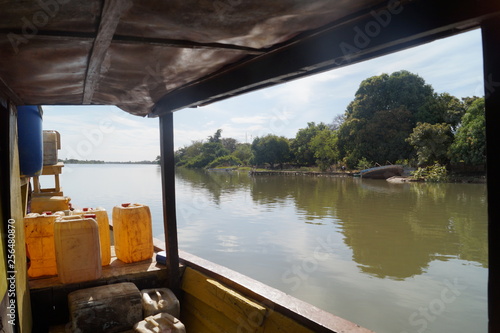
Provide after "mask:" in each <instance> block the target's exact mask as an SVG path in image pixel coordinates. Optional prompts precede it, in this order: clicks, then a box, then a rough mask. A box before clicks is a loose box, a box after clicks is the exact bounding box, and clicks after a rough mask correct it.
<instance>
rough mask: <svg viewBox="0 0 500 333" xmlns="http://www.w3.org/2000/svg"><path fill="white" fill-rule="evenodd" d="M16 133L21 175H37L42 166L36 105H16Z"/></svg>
mask: <svg viewBox="0 0 500 333" xmlns="http://www.w3.org/2000/svg"><path fill="white" fill-rule="evenodd" d="M17 133H18V147H19V165H20V168H21V175H24V176H28V177H33V176H39V175H40V174H41V172H42V168H43V130H42V113H41V109H39V107H38V106H37V105H23V106H18V107H17Z"/></svg>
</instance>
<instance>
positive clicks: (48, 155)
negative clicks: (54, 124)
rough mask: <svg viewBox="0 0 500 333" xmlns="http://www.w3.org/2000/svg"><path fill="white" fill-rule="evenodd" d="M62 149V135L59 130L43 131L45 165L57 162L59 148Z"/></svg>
mask: <svg viewBox="0 0 500 333" xmlns="http://www.w3.org/2000/svg"><path fill="white" fill-rule="evenodd" d="M58 149H61V136H60V134H59V132H57V131H51V130H49V131H47V130H45V131H43V165H53V164H57V150H58Z"/></svg>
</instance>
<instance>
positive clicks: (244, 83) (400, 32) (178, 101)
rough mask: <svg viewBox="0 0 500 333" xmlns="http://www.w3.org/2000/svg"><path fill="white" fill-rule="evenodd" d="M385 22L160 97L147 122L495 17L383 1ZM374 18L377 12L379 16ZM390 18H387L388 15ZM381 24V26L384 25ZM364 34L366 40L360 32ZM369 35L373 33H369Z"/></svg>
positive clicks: (443, 4) (367, 19)
mask: <svg viewBox="0 0 500 333" xmlns="http://www.w3.org/2000/svg"><path fill="white" fill-rule="evenodd" d="M381 10H385V11H386V12H388V13H389V19H390V22H389V23H387V24H385V23H383V24H380V23H379V21H377V19H376V18H375V17H374V16H373V15H371V13H370V12H367V13H365V15H362V14H360V15H359V17H361V19H359V20H351V21H348V22H345V23H343V24H340V25H338V26H336V27H334V28H332V29H330V30H326V31H324V32H322V33H319V34H315V35H313V36H311V37H308V38H304V39H302V40H299V41H297V42H294V43H292V44H287V45H285V46H283V47H281V48H279V49H277V50H273V51H270V52H267V53H266V54H264V55H262V56H256V57H254V58H252V59H251V60H249V61H246V62H243V63H240V64H237V65H235V66H232V67H228V68H223V69H222V70H221V71H219V72H218V73H217V74H215V75H211V76H208V77H205V78H202V79H200V80H199V81H197V82H190V83H189V84H187V85H186V86H185V87H183V88H179V89H177V90H175V91H173V92H171V93H168V94H166V95H164V96H163V97H162V98H161V99H160V100H159V101H158V102H157V103H156V105H155V106H154V107H153V109H152V111H151V112H150V114H149V116H150V117H157V116H160V115H161V114H163V113H165V112H172V111H176V110H179V109H183V108H186V107H196V106H201V105H206V104H209V103H213V102H215V101H218V100H221V99H225V98H228V97H231V96H234V95H238V94H242V93H245V92H249V91H253V90H256V89H261V88H264V87H269V86H273V85H275V84H278V83H281V82H285V81H289V80H292V79H295V78H299V77H304V76H307V75H311V74H315V73H319V72H322V71H325V70H329V69H333V68H339V67H343V66H347V65H351V64H354V63H357V62H360V61H364V60H368V59H371V58H374V57H378V56H381V55H384V54H388V53H392V52H396V51H399V50H403V49H406V48H409V47H413V46H416V45H420V44H423V43H427V42H430V41H433V40H435V39H438V38H443V37H445V36H451V35H454V34H457V33H460V32H462V31H464V30H463V29H472V28H474V27H478V26H479V24H480V22H481V21H482V20H483V19H485V18H488V17H491V16H493V15H495V13H499V12H500V2H498V1H481V2H479V3H478V2H476V1H471V0H457V1H455V2H454V3H453V6H450V3H449V1H447V0H435V1H414V2H405V3H404V4H403V2H399V1H396V2H394V1H388V3H387V8H385V9H381ZM379 13H380V11H379ZM391 13H392V14H391ZM389 19H386V20H389ZM367 29H368V30H369V29H372V30H369V32H368V35H370V36H368V35H367V33H366V32H364V31H367ZM373 29H375V30H373Z"/></svg>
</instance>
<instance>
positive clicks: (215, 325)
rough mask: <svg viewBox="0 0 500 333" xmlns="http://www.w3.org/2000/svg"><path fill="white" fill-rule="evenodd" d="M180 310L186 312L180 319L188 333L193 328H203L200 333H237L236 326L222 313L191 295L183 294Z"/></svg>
mask: <svg viewBox="0 0 500 333" xmlns="http://www.w3.org/2000/svg"><path fill="white" fill-rule="evenodd" d="M182 308H183V309H185V310H186V312H185V313H183V314H185V316H183V317H182V318H183V321H182V322H183V324H184V325H185V326H186V331H188V332H192V328H193V327H203V330H201V331H200V332H214V333H231V332H236V331H237V324H236V323H235V322H233V321H232V320H231V319H229V318H228V317H227V316H226V315H225V314H224V313H222V312H219V311H217V310H216V309H214V308H212V307H211V306H210V305H208V304H206V303H203V302H202V301H200V300H199V299H197V298H196V297H195V296H193V295H190V294H187V293H186V294H184V298H183V300H182ZM195 332H196V331H195Z"/></svg>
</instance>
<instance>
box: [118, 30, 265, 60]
mask: <svg viewBox="0 0 500 333" xmlns="http://www.w3.org/2000/svg"><path fill="white" fill-rule="evenodd" d="M113 42H114V43H121V44H148V45H156V46H162V47H175V48H186V49H211V50H223V51H233V52H240V53H246V54H250V55H258V54H264V53H265V52H266V50H259V49H255V48H253V47H246V46H239V45H234V44H222V43H196V42H192V41H187V40H176V39H163V38H147V37H135V36H122V35H115V36H114V37H113Z"/></svg>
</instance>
